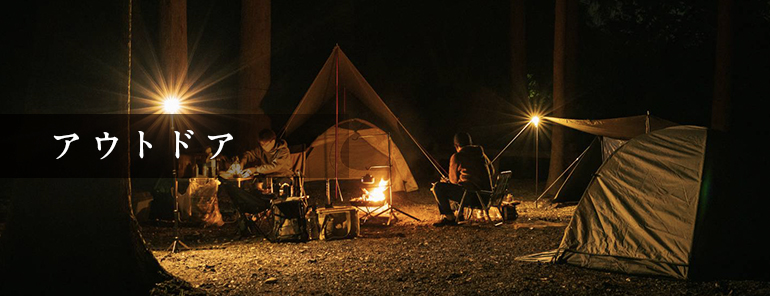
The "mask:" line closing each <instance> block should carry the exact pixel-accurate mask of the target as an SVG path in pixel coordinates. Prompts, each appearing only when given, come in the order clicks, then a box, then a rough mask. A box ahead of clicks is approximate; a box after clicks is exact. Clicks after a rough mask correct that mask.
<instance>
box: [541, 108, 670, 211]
mask: <svg viewBox="0 0 770 296" xmlns="http://www.w3.org/2000/svg"><path fill="white" fill-rule="evenodd" d="M544 119H545V120H547V121H549V122H551V123H555V124H558V125H561V126H565V127H568V128H571V129H575V130H578V131H581V132H584V133H587V134H591V135H594V136H596V137H595V138H594V140H593V141H592V142H591V144H590V145H589V146H588V148H586V149H585V150H584V151H583V152H582V153H581V154H580V156H579V157H578V158H577V159H576V160H575V161H574V162H573V163H572V164H571V165H570V166H569V167H567V169H566V170H565V171H564V173H562V174H561V178H560V179H563V182H561V183H560V184H561V186H558V187H549V188H548V190H546V191H545V192H543V193H542V195H541V196H540V198H538V200H540V199H541V198H543V197H545V196H549V197H551V195H552V197H551V198H552V199H551V201H552V202H556V203H569V202H577V201H578V200H580V197H581V196H582V195H583V191H585V189H586V187H587V186H588V182H589V181H590V180H591V176H592V175H593V173H595V172H596V170H597V169H599V166H601V164H602V163H603V162H604V161H606V160H607V159H608V158H609V156H610V155H612V153H614V152H615V150H616V149H618V147H620V146H622V145H623V144H625V143H626V142H627V141H628V140H630V139H633V138H635V137H637V136H639V135H643V134H646V133H649V132H652V131H656V130H659V129H662V128H666V127H670V126H674V125H676V123H673V122H671V121H668V120H665V119H660V118H657V117H654V116H650V115H638V116H629V117H620V118H610V119H600V120H592V119H567V118H557V117H545V118H544ZM558 181H561V180H555V181H554V184H559V183H558Z"/></svg>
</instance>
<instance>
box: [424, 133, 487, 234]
mask: <svg viewBox="0 0 770 296" xmlns="http://www.w3.org/2000/svg"><path fill="white" fill-rule="evenodd" d="M454 146H455V151H456V153H455V154H453V155H452V157H451V158H450V159H449V178H448V179H442V180H441V182H437V183H435V184H434V185H433V188H432V189H431V191H433V196H434V197H435V198H436V202H437V203H438V209H439V212H440V213H441V214H442V215H443V216H444V217H443V219H441V220H440V221H438V222H436V223H434V224H433V226H438V227H440V226H446V225H457V218H456V217H455V215H454V212H453V211H452V208H451V206H450V204H449V201H450V200H453V201H456V202H458V203H459V202H460V200H461V199H462V196H463V192H464V191H465V190H466V189H468V190H492V175H494V167H493V166H492V164H491V162H490V161H489V158H488V157H487V155H486V154H484V148H483V147H481V146H479V145H473V141H472V140H471V136H470V135H469V134H468V133H457V134H455V136H454ZM466 203H468V204H471V205H473V204H478V200H476V199H472V198H467V197H466Z"/></svg>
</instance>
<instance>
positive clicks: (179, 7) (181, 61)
mask: <svg viewBox="0 0 770 296" xmlns="http://www.w3.org/2000/svg"><path fill="white" fill-rule="evenodd" d="M158 25H159V30H160V57H161V63H162V66H163V69H164V73H165V77H163V79H165V80H166V83H165V84H166V87H168V91H169V93H168V94H167V95H176V96H183V95H184V94H182V93H181V92H182V89H183V85H184V82H185V79H186V78H187V68H188V64H187V0H161V1H160V20H159V24H158Z"/></svg>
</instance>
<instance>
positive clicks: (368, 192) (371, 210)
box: [350, 179, 390, 217]
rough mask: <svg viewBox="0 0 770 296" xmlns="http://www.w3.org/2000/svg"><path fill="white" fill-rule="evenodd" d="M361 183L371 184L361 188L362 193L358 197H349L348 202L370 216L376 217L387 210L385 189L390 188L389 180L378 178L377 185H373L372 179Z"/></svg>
mask: <svg viewBox="0 0 770 296" xmlns="http://www.w3.org/2000/svg"><path fill="white" fill-rule="evenodd" d="M362 183H363V184H364V185H366V184H369V183H371V185H369V186H367V187H364V188H361V191H363V194H361V196H360V197H356V198H353V199H351V200H350V203H351V204H352V205H353V206H356V207H358V208H359V209H360V210H362V211H363V212H364V213H367V216H371V217H376V216H378V215H380V214H382V213H383V212H385V211H387V209H388V200H387V196H386V195H385V191H387V190H388V189H390V188H389V187H390V186H389V185H390V184H389V180H384V179H380V182H379V183H377V186H373V185H374V184H375V182H374V180H372V181H371V182H362Z"/></svg>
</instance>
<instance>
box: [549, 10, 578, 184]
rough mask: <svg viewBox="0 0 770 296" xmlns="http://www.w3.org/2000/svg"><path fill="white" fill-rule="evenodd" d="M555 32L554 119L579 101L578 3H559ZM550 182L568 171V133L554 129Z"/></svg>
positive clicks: (557, 128) (558, 128) (560, 128)
mask: <svg viewBox="0 0 770 296" xmlns="http://www.w3.org/2000/svg"><path fill="white" fill-rule="evenodd" d="M554 10H555V17H554V32H553V106H552V110H553V111H552V113H551V115H552V116H555V117H565V116H567V115H568V113H567V110H566V108H565V107H566V105H567V104H568V103H570V100H574V99H575V71H576V63H577V40H578V39H577V33H578V0H556V6H555V9H554ZM552 131H553V132H552V134H551V162H550V165H549V167H548V181H547V182H546V184H551V183H553V182H554V181H555V180H556V178H558V176H559V175H560V174H561V172H562V170H563V169H564V156H565V155H564V146H565V143H566V141H565V134H566V133H565V129H564V128H563V127H560V126H553V130H552Z"/></svg>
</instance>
